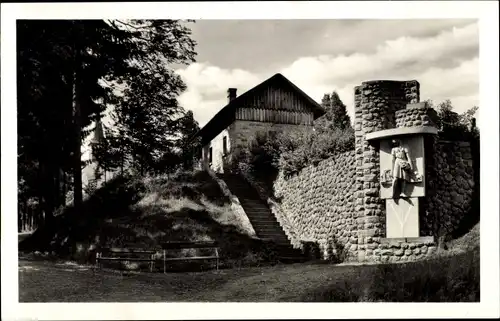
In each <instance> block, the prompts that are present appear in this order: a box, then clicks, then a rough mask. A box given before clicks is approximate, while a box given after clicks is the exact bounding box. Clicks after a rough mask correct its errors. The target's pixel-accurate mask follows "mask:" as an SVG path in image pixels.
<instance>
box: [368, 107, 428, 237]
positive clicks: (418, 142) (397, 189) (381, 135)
mask: <svg viewBox="0 0 500 321" xmlns="http://www.w3.org/2000/svg"><path fill="white" fill-rule="evenodd" d="M421 109H423V110H427V107H426V106H425V104H424V103H417V104H408V105H407V106H406V109H405V110H410V111H411V110H414V111H416V112H415V113H416V114H417V113H418V112H419V110H421ZM400 114H401V113H400ZM397 118H398V115H396V119H397ZM409 119H412V117H410V118H409ZM424 119H426V118H424ZM396 122H397V121H396ZM399 123H400V124H401V122H399ZM424 123H425V125H424ZM402 124H404V122H403V123H402ZM411 125H412V126H401V127H396V128H390V129H385V130H380V131H375V132H372V133H369V134H367V135H366V140H368V141H378V143H379V147H380V153H379V157H380V161H379V166H380V168H379V169H380V198H382V199H384V200H385V210H386V238H387V239H395V238H396V239H405V240H406V239H408V238H418V237H420V236H421V235H420V226H419V212H420V211H419V198H422V197H425V196H426V182H425V176H426V173H425V144H424V136H425V135H429V134H431V135H436V134H437V128H435V127H434V126H433V123H431V122H430V121H429V122H422V121H421V119H420V122H418V123H417V125H416V126H414V125H413V122H412V123H411Z"/></svg>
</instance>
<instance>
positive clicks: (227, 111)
mask: <svg viewBox="0 0 500 321" xmlns="http://www.w3.org/2000/svg"><path fill="white" fill-rule="evenodd" d="M271 84H278V85H281V86H283V85H284V86H289V87H291V89H292V90H293V91H295V93H296V94H297V95H299V96H300V97H302V98H304V99H305V100H306V101H307V102H308V103H309V104H310V107H311V111H312V112H313V115H314V119H316V118H318V117H320V116H322V115H323V114H324V113H325V110H324V109H323V107H321V105H320V104H318V103H317V102H316V101H314V99H312V98H311V97H309V96H308V95H307V94H306V93H305V92H303V91H302V90H301V89H300V88H299V87H297V86H295V84H293V83H292V82H291V81H290V80H288V79H287V78H286V77H285V76H283V75H282V74H280V73H277V74H275V75H274V76H272V77H271V78H269V79H267V80H265V81H263V82H262V83H260V84H258V85H257V86H255V87H253V88H252V89H250V90H248V91H246V92H245V93H243V94H241V95H240V96H237V97H236V98H234V99H233V100H232V101H231V102H229V103H228V104H227V105H226V106H224V107H223V108H222V109H221V110H220V111H219V112H218V113H217V114H215V116H214V117H212V119H210V121H209V122H208V123H207V124H206V125H205V126H203V128H201V129H200V130H199V131H198V132H197V133H196V134H194V135H193V136H192V138H191V140H193V139H195V138H196V137H200V136H201V137H203V136H205V135H208V134H209V133H212V134H213V133H214V132H216V133H217V134H218V133H219V132H221V131H222V130H223V129H224V128H225V125H226V124H225V123H226V121H227V120H228V119H229V117H230V116H231V112H233V111H234V109H235V108H237V107H238V106H239V105H240V102H241V101H243V100H244V99H245V97H248V96H251V95H253V94H254V93H256V92H258V91H259V90H260V89H261V88H264V87H266V86H269V85H271ZM221 125H222V126H221ZM217 134H215V135H217Z"/></svg>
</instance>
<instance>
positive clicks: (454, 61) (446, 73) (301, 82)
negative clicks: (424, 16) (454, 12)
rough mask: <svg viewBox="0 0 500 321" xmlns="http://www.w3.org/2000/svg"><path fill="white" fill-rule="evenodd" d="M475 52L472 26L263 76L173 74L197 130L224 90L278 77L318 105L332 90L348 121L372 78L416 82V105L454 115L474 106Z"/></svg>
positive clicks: (202, 71) (194, 69) (198, 67)
mask: <svg viewBox="0 0 500 321" xmlns="http://www.w3.org/2000/svg"><path fill="white" fill-rule="evenodd" d="M403 23H404V22H403ZM355 36H356V35H355V34H353V37H355ZM478 47H479V35H478V26H477V23H472V24H468V25H465V26H462V27H459V28H456V27H453V28H451V29H447V30H443V31H441V32H433V33H432V34H431V35H430V36H427V37H424V36H420V37H408V36H403V37H399V38H395V39H388V40H386V41H384V42H383V43H381V44H379V45H377V46H375V47H374V49H373V50H372V51H371V52H355V53H351V54H337V55H330V54H325V53H324V52H319V53H318V54H317V55H315V56H309V57H299V58H297V59H296V60H295V61H293V62H292V63H291V64H289V65H288V66H285V67H283V68H281V70H273V71H272V72H266V73H262V72H251V71H248V70H247V71H245V70H241V69H223V68H219V67H216V66H212V65H210V64H208V63H201V64H200V63H197V64H193V65H190V66H188V67H187V68H185V69H180V70H178V73H179V74H180V75H181V77H182V78H183V79H184V81H185V82H186V84H187V86H188V90H187V92H186V93H184V94H183V95H182V96H181V97H180V102H181V104H182V105H183V106H184V107H186V108H188V109H191V110H193V112H194V115H195V117H196V119H197V120H198V121H199V122H200V125H201V126H203V125H204V124H205V123H206V122H207V121H208V120H209V119H210V118H211V117H212V116H213V115H214V114H215V113H216V112H217V111H218V110H220V108H222V107H223V106H224V105H226V90H227V88H228V87H237V88H238V93H239V94H241V93H243V92H244V91H246V90H248V89H250V88H252V87H254V86H255V85H257V84H258V83H260V82H261V81H263V80H265V79H266V78H268V77H270V76H272V75H273V74H274V73H276V72H281V73H282V74H283V75H284V76H285V77H287V78H288V79H290V81H292V82H293V83H295V84H296V85H297V86H298V87H300V88H301V89H302V90H304V92H306V93H307V94H308V95H310V96H311V97H312V98H313V99H315V100H316V101H318V102H320V101H321V98H322V97H323V95H324V94H325V93H328V92H332V91H333V90H336V91H337V92H338V93H339V96H340V98H341V99H342V101H343V102H344V103H345V104H346V105H347V107H348V112H349V114H350V116H351V118H352V117H353V114H354V110H353V108H354V107H353V105H354V104H353V98H354V97H353V96H354V90H353V89H354V86H357V85H359V84H361V83H362V82H363V81H367V80H374V79H395V80H411V79H416V80H418V81H419V82H420V84H421V99H422V100H424V99H432V100H434V101H435V102H440V101H442V100H444V99H450V100H451V101H452V103H453V105H454V107H455V109H456V111H457V112H464V111H465V110H467V109H468V108H470V107H472V106H474V105H477V104H478V103H479V102H478V95H479V84H478V82H479V74H478V73H479V60H478V51H479V50H478ZM260 69H262V68H260Z"/></svg>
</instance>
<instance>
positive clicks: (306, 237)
mask: <svg viewBox="0 0 500 321" xmlns="http://www.w3.org/2000/svg"><path fill="white" fill-rule="evenodd" d="M354 157H355V155H354V151H350V152H345V153H342V154H339V155H337V156H335V157H332V158H330V159H327V160H324V161H322V162H320V163H319V164H318V165H317V166H308V167H307V168H305V169H303V170H302V171H301V172H300V173H299V174H298V175H295V176H293V177H291V178H288V179H285V178H284V177H283V175H281V174H280V175H279V176H278V179H277V180H276V182H275V184H274V193H275V196H276V197H277V198H278V199H281V201H280V204H281V205H280V209H281V211H282V213H284V214H285V215H286V219H287V221H288V222H290V224H292V226H293V230H294V233H295V235H296V237H298V238H299V239H300V240H301V241H303V242H312V243H315V244H317V246H319V250H320V252H321V254H322V257H323V258H325V259H327V258H331V257H333V256H335V255H339V253H338V250H339V248H345V249H346V250H347V251H348V252H349V253H355V251H356V248H357V243H358V240H357V223H356V220H355V218H354V192H355V184H354V183H355V174H356V167H355V162H354ZM339 245H340V246H341V247H339Z"/></svg>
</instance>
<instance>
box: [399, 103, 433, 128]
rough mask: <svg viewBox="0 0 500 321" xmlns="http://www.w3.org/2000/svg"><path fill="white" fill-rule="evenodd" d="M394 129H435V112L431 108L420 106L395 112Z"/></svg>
mask: <svg viewBox="0 0 500 321" xmlns="http://www.w3.org/2000/svg"><path fill="white" fill-rule="evenodd" d="M395 115H396V127H422V126H433V127H436V123H437V118H438V115H437V112H436V110H434V109H433V108H431V107H427V106H425V104H423V103H422V105H421V106H418V105H417V107H413V108H407V109H401V110H398V111H396V114H395Z"/></svg>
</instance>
